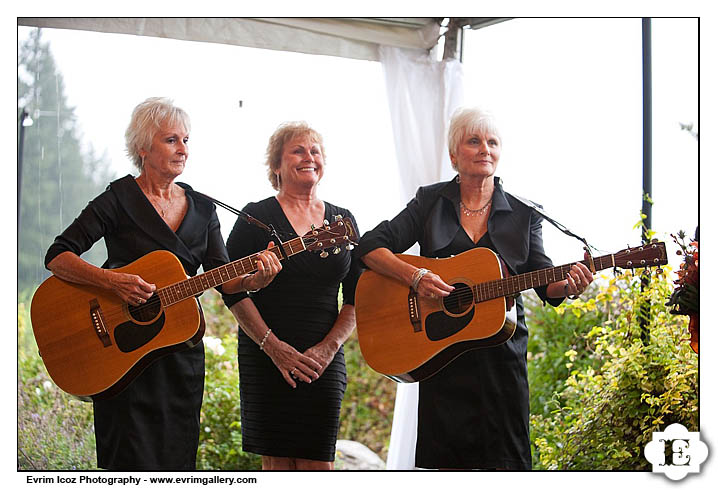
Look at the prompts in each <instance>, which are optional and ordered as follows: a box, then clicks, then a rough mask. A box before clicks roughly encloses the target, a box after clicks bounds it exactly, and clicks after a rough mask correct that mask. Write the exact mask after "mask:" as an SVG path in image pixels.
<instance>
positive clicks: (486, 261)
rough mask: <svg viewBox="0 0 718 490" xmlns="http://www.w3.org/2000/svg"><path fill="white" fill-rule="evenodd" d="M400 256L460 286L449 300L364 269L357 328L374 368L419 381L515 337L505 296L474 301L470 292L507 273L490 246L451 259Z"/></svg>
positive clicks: (367, 356) (400, 378)
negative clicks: (466, 355) (466, 354)
mask: <svg viewBox="0 0 718 490" xmlns="http://www.w3.org/2000/svg"><path fill="white" fill-rule="evenodd" d="M397 257H399V258H400V259H401V260H403V261H405V262H408V263H410V264H412V265H414V266H416V267H423V268H426V269H429V270H431V271H432V272H434V273H436V274H438V275H439V276H441V278H442V279H443V280H444V281H445V282H446V283H448V284H450V285H452V286H454V287H455V288H456V290H455V291H454V292H452V294H451V295H450V296H448V297H447V298H438V299H430V298H424V297H419V296H417V295H416V294H415V293H414V292H413V291H412V290H411V289H409V288H407V287H406V285H405V284H402V283H400V282H399V281H396V280H394V279H389V278H387V277H386V276H383V275H381V274H378V273H376V272H374V271H371V270H368V271H365V272H364V273H363V274H362V275H361V277H360V278H359V284H358V285H357V291H356V300H355V308H356V317H357V332H358V336H359V346H360V347H361V351H362V355H363V356H364V358H365V359H366V361H367V363H368V364H369V366H371V367H372V368H373V369H374V370H376V371H378V372H380V373H383V374H385V375H386V376H388V377H390V378H392V379H395V380H397V381H405V382H413V381H420V380H423V379H426V378H428V377H429V376H431V375H433V374H435V373H436V372H437V371H439V369H441V368H442V367H444V366H445V365H446V364H448V363H449V362H450V361H451V360H453V359H454V358H456V357H457V356H458V355H460V354H461V353H463V352H465V351H466V350H470V349H475V348H479V347H490V346H493V345H498V344H501V343H503V342H506V341H507V340H508V339H509V338H511V336H512V335H513V333H514V330H515V327H516V325H515V323H512V322H506V321H505V320H506V300H505V299H504V298H503V297H499V298H495V299H492V300H489V301H485V302H481V303H475V302H474V298H473V296H472V294H471V293H470V292H468V293H467V289H468V288H471V287H472V286H475V285H476V284H479V283H482V282H487V281H491V280H494V279H500V278H501V277H502V270H501V263H500V262H499V258H498V257H497V256H496V254H494V253H493V252H492V251H491V250H489V249H486V248H476V249H472V250H468V251H466V252H464V253H461V254H459V255H457V256H455V257H451V258H446V259H430V258H426V257H418V256H414V255H403V254H399V255H397ZM463 286H468V288H466V287H463Z"/></svg>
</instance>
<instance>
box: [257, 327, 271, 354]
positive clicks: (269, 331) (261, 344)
mask: <svg viewBox="0 0 718 490" xmlns="http://www.w3.org/2000/svg"><path fill="white" fill-rule="evenodd" d="M270 333H272V329H271V328H268V329H267V333H265V334H264V338H263V339H262V341H261V342H260V343H259V350H264V343H265V342H266V341H267V337H269V334H270Z"/></svg>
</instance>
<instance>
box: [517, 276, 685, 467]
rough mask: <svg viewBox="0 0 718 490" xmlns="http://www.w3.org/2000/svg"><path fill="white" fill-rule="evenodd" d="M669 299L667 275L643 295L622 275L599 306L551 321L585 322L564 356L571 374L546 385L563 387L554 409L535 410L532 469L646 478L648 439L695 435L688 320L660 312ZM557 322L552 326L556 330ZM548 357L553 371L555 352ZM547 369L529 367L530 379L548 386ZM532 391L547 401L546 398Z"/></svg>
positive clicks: (634, 280)
mask: <svg viewBox="0 0 718 490" xmlns="http://www.w3.org/2000/svg"><path fill="white" fill-rule="evenodd" d="M670 290H671V284H670V283H669V282H668V281H667V280H666V277H665V275H663V274H657V275H656V276H655V277H654V279H652V280H651V282H650V283H649V284H648V286H647V287H645V288H642V287H641V280H640V278H638V277H634V276H633V275H631V274H622V275H619V276H617V277H616V278H613V279H611V280H610V281H609V282H608V284H607V285H606V286H603V287H601V288H600V291H599V293H598V294H597V296H596V299H595V300H587V301H580V300H579V301H576V302H574V303H572V304H569V305H566V306H561V307H559V308H557V309H556V311H555V313H556V315H558V317H557V319H558V318H559V317H561V316H563V317H564V318H566V319H568V318H572V317H574V316H575V317H576V318H581V321H580V322H579V332H577V333H580V334H581V335H579V336H577V337H576V338H575V339H573V343H570V342H569V343H567V344H566V348H565V349H563V350H562V352H563V355H564V356H565V368H566V370H567V371H568V375H567V376H566V377H565V378H562V376H561V375H557V377H556V378H555V379H554V382H553V383H551V387H552V388H553V387H555V386H556V384H557V383H558V380H560V379H564V381H563V382H562V385H561V386H560V387H559V388H558V389H556V390H555V392H554V394H553V395H552V400H553V401H552V402H549V403H544V405H540V404H537V405H532V415H531V430H532V440H533V443H534V445H535V447H534V467H535V468H537V469H575V470H590V469H593V470H595V469H603V470H613V469H621V470H646V469H650V463H648V461H647V460H646V459H645V458H644V457H643V448H644V447H645V445H646V444H647V443H648V442H649V441H650V440H651V439H652V434H653V432H655V431H660V430H663V429H664V428H665V427H667V426H668V425H670V424H671V423H676V422H677V423H680V424H683V425H684V426H685V427H686V428H687V429H688V430H689V431H696V430H698V393H697V357H696V355H695V354H694V353H693V352H692V351H691V350H690V347H689V345H688V343H687V342H686V341H685V340H686V338H687V336H686V332H687V327H686V323H687V322H686V321H685V318H684V317H677V316H674V315H671V314H670V313H669V311H668V309H667V307H666V306H665V302H666V298H668V297H669V296H670ZM595 311H597V313H594V312H595ZM551 314H552V313H546V314H544V315H545V316H550V315H551ZM535 315H536V316H537V317H541V316H542V314H541V313H538V311H537V312H535ZM594 315H595V316H594ZM641 318H643V319H646V320H647V328H648V332H649V334H650V335H649V336H648V337H646V336H645V333H644V331H643V330H642V326H641ZM592 319H593V320H595V321H596V324H595V325H593V326H591V322H592V321H593V320H592ZM567 322H568V320H567ZM560 323H561V322H560V321H559V322H558V323H554V324H553V326H554V327H556V328H562V327H561V326H560ZM536 324H538V325H541V323H540V322H536V321H535V320H534V323H533V324H532V325H534V326H535V325H536ZM546 327H549V325H545V326H544V328H546ZM589 327H590V329H589ZM538 330H539V332H538V334H539V336H538V338H542V337H541V336H542V335H543V334H542V333H541V330H542V328H541V327H539V329H538ZM534 345H535V346H537V345H540V342H535V343H534ZM576 347H579V348H576ZM554 348H556V346H554ZM535 357H536V354H534V359H535ZM549 357H551V359H552V360H551V363H549V364H551V365H552V366H553V367H555V364H556V361H557V356H556V353H554V354H552V355H551V356H549ZM544 367H545V366H541V365H540V363H539V364H537V365H535V366H534V375H536V376H537V378H536V379H542V378H546V379H549V380H550V379H551V376H549V375H548V374H546V373H548V371H549V370H548V369H544ZM560 370H561V369H560V368H556V371H560ZM535 383H536V382H535V381H534V385H533V386H532V389H533V390H536V389H537V386H536V384H535ZM538 391H539V392H540V393H539V394H537V395H536V396H537V397H539V398H540V399H541V400H542V401H544V402H545V400H546V398H547V396H548V391H547V390H542V389H541V388H538ZM541 397H542V398H541ZM548 406H552V408H553V410H552V411H550V413H547V410H546V408H547V407H548Z"/></svg>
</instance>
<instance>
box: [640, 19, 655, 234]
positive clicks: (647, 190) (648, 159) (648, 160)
mask: <svg viewBox="0 0 718 490" xmlns="http://www.w3.org/2000/svg"><path fill="white" fill-rule="evenodd" d="M642 34H643V36H642V38H643V196H642V201H643V206H642V208H641V212H642V213H643V214H644V215H645V216H646V217H645V219H644V220H643V224H644V227H643V232H642V235H643V241H644V242H647V241H648V236H647V234H646V231H647V230H650V229H651V227H652V220H651V208H652V204H651V197H652V193H653V186H652V173H653V172H652V156H653V154H652V146H653V127H652V119H653V114H652V84H651V19H650V18H644V19H642Z"/></svg>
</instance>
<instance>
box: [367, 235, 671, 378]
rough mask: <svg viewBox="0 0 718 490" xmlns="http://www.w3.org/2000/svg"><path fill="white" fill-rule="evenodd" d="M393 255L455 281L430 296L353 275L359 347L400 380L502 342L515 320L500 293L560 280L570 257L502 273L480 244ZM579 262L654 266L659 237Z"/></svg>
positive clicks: (661, 256) (599, 266)
mask: <svg viewBox="0 0 718 490" xmlns="http://www.w3.org/2000/svg"><path fill="white" fill-rule="evenodd" d="M397 257H398V258H399V259H401V260H403V261H404V262H407V263H409V264H412V265H414V266H415V267H419V268H425V269H429V270H431V271H432V272H434V273H436V274H438V275H439V276H441V278H442V279H443V280H444V281H445V282H446V283H448V284H450V285H452V286H454V288H455V289H454V291H452V293H451V294H450V295H449V296H448V297H445V298H438V299H430V298H424V297H419V296H418V295H417V294H416V293H415V292H414V291H413V290H412V289H410V288H409V287H407V286H406V285H405V284H402V283H400V282H399V281H396V280H394V279H391V278H389V277H388V276H384V275H381V274H378V273H376V272H374V271H366V272H364V273H363V274H362V276H361V277H360V278H359V283H358V284H357V290H356V299H355V308H356V320H357V332H358V335H359V345H360V347H361V351H362V355H363V356H364V358H365V359H366V361H367V364H369V366H370V367H371V368H372V369H374V370H375V371H378V372H380V373H382V374H384V375H386V376H388V377H389V378H392V379H394V380H396V381H404V382H414V381H421V380H424V379H426V378H428V377H430V376H432V375H434V374H435V373H436V372H437V371H439V370H440V369H441V368H443V367H444V366H446V364H448V363H449V362H451V361H452V360H453V359H455V358H456V357H457V356H459V355H460V354H462V353H463V352H465V351H467V350H470V349H476V348H480V347H491V346H495V345H498V344H501V343H503V342H506V341H507V340H508V339H510V338H511V336H512V335H513V334H514V331H515V328H516V321H515V320H513V321H506V317H507V315H506V303H507V299H506V298H512V297H513V296H515V295H517V294H518V293H520V292H521V291H525V290H527V289H531V288H535V287H538V286H544V285H547V284H551V283H554V282H558V281H562V280H563V279H565V278H566V274H568V272H569V270H570V269H571V267H572V266H573V265H574V264H575V263H572V264H564V265H561V266H557V267H549V268H546V269H540V270H535V271H531V272H525V273H523V274H517V275H515V276H509V277H503V274H502V264H501V262H500V261H499V258H498V257H497V256H496V254H495V253H494V252H493V251H491V250H489V249H486V248H474V249H471V250H468V251H466V252H464V253H461V254H459V255H456V256H454V257H450V258H446V259H428V258H425V257H417V256H414V255H402V254H399V255H397ZM581 262H582V263H583V264H584V265H586V267H588V268H589V270H591V271H592V272H593V273H595V272H596V271H597V270H603V269H608V268H618V267H621V268H624V269H636V268H647V267H660V266H662V265H665V264H667V263H668V259H667V256H666V246H665V244H664V243H662V242H651V243H649V244H645V245H642V246H640V247H633V248H628V249H625V250H621V251H619V252H617V253H615V254H609V255H604V256H602V257H595V258H594V257H590V256H588V257H587V258H586V259H585V260H583V261H581ZM511 313H513V310H511Z"/></svg>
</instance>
